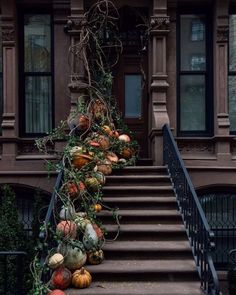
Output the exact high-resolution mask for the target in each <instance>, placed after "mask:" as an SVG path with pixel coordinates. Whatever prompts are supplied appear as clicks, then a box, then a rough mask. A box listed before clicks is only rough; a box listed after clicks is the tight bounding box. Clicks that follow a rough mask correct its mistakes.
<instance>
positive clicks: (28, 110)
mask: <svg viewBox="0 0 236 295" xmlns="http://www.w3.org/2000/svg"><path fill="white" fill-rule="evenodd" d="M51 96H52V94H51V77H42V76H41V77H40V76H38V77H26V79H25V114H26V116H25V120H26V126H25V129H26V130H25V131H26V133H45V132H48V131H50V130H51V128H52V125H51V124H52V123H51V118H52V102H51V101H52V97H51Z"/></svg>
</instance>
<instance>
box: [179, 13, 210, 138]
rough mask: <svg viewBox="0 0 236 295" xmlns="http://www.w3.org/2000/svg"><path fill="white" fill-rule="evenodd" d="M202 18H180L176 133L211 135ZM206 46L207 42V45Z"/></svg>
mask: <svg viewBox="0 0 236 295" xmlns="http://www.w3.org/2000/svg"><path fill="white" fill-rule="evenodd" d="M207 18H208V17H207V15H205V14H198V15H193V14H181V15H180V16H179V48H178V50H179V51H178V52H179V53H178V54H179V58H178V60H179V64H178V133H179V134H180V135H208V134H210V133H211V124H212V122H211V121H213V118H211V111H212V106H211V103H210V101H211V99H212V98H211V95H210V84H211V83H210V81H209V74H210V62H209V53H208V51H209V47H210V46H207V43H206V40H207V38H206V36H205V35H206V34H207V33H209V28H208V25H207V22H206V20H207ZM208 42H209V41H208Z"/></svg>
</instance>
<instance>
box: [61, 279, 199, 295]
mask: <svg viewBox="0 0 236 295" xmlns="http://www.w3.org/2000/svg"><path fill="white" fill-rule="evenodd" d="M66 294H68V295H77V294H81V295H144V294H145V295H203V293H202V291H201V289H200V283H199V282H188V281H184V279H183V281H181V282H171V283H170V282H151V281H147V282H139V281H133V282H106V281H98V282H94V283H92V284H91V286H90V288H87V289H80V290H78V289H77V290H76V289H67V290H66Z"/></svg>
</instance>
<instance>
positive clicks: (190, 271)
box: [86, 259, 198, 282]
mask: <svg viewBox="0 0 236 295" xmlns="http://www.w3.org/2000/svg"><path fill="white" fill-rule="evenodd" d="M86 269H88V271H89V272H90V273H91V274H92V277H93V281H100V280H106V281H124V282H127V281H132V280H140V281H146V280H150V281H160V280H161V281H167V280H172V281H175V280H177V281H179V280H183V278H184V279H185V280H197V279H198V274H197V271H196V266H195V263H194V260H193V259H185V260H183V259H179V260H178V259H174V260H170V259H168V260H159V259H156V260H155V259H153V260H150V259H148V260H104V261H103V263H102V264H99V265H87V266H86Z"/></svg>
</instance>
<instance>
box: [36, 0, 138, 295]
mask: <svg viewBox="0 0 236 295" xmlns="http://www.w3.org/2000/svg"><path fill="white" fill-rule="evenodd" d="M118 17H119V16H118V11H117V9H116V8H115V6H114V4H113V3H112V2H111V1H109V0H100V1H98V2H97V3H96V4H94V5H93V6H92V7H91V8H90V9H89V10H88V11H87V12H86V13H85V14H84V17H83V21H82V23H81V24H82V26H81V31H80V41H79V42H78V43H76V44H75V45H74V46H72V47H71V48H70V51H69V64H70V66H71V69H73V68H74V65H75V64H76V63H77V62H80V63H81V62H82V63H83V65H84V69H85V77H86V79H85V81H83V82H81V80H79V79H78V75H77V73H76V72H75V73H73V74H72V75H71V83H72V84H73V83H77V84H79V85H80V86H81V87H83V89H84V94H83V95H81V96H80V97H79V98H78V103H77V105H76V108H75V109H74V110H73V112H72V113H71V114H70V116H69V117H68V119H67V121H61V123H60V125H59V126H58V127H57V128H56V129H54V130H53V132H51V133H50V134H48V135H47V136H46V137H44V138H41V139H38V140H37V141H36V145H37V147H38V149H39V151H41V152H44V153H46V154H50V153H52V152H53V153H54V154H56V155H57V156H58V160H59V161H58V162H57V163H55V162H49V163H48V165H49V166H50V169H56V170H58V171H61V170H63V171H64V177H63V183H62V185H61V187H60V189H59V190H58V191H57V192H56V194H57V203H56V206H55V208H54V212H53V213H54V220H55V224H54V225H53V224H51V225H48V224H45V225H43V227H42V228H41V229H42V230H43V231H44V232H45V233H46V239H45V241H43V243H41V244H39V247H38V254H37V255H36V257H35V259H34V261H33V263H32V266H31V269H32V275H33V277H34V282H35V283H34V288H33V290H32V294H34V295H37V294H39V295H41V294H45V293H47V292H48V291H50V290H51V289H64V288H66V287H67V286H68V284H64V285H60V284H59V283H58V282H57V280H56V279H55V277H56V275H57V272H62V273H63V272H65V267H67V268H68V269H71V270H73V271H75V269H77V268H80V267H81V266H83V264H84V263H85V261H86V259H84V260H83V262H81V259H82V258H83V257H85V256H87V257H88V258H87V261H88V262H90V263H92V264H98V263H101V262H102V260H103V253H102V250H101V248H102V246H103V245H104V243H105V242H107V241H108V240H107V239H106V238H105V235H106V231H105V228H104V226H103V225H102V222H101V220H100V219H99V217H98V215H99V214H98V213H99V211H101V210H102V209H107V210H109V211H110V212H111V215H112V216H113V217H114V219H115V222H116V223H117V229H118V231H117V235H116V236H115V237H114V239H112V240H115V239H116V238H117V236H118V234H119V216H118V213H117V209H112V208H109V207H108V206H107V205H106V204H104V203H103V199H102V197H103V193H102V186H103V185H104V184H105V175H109V174H110V173H111V172H112V169H117V168H118V169H119V168H122V167H124V166H127V165H134V164H135V161H136V159H137V156H138V151H139V147H138V144H137V142H136V141H135V140H133V139H132V138H133V135H132V133H131V132H130V131H129V130H128V128H127V126H125V125H124V123H123V120H122V118H121V115H120V114H119V112H118V111H117V109H118V108H117V105H116V101H115V99H114V97H112V95H111V92H112V91H111V90H112V80H113V77H112V70H111V69H112V67H113V66H115V64H116V63H117V61H118V59H119V55H120V54H121V51H122V44H121V41H120V39H119V37H118V28H117V21H118ZM72 57H73V58H75V60H74V59H73V58H72ZM72 60H73V63H72V62H71V61H72ZM72 72H73V71H72ZM67 125H68V126H69V128H70V131H69V132H66V131H65V130H66V127H67ZM58 139H60V140H61V139H63V140H65V141H66V146H65V148H64V150H63V152H60V151H55V150H53V149H52V150H50V148H51V147H52V146H54V143H55V141H56V140H58ZM55 225H56V230H55V229H54V228H55ZM48 244H50V245H52V244H53V245H54V247H51V248H50V247H49V246H48ZM47 246H48V247H47ZM45 247H46V248H47V250H48V255H47V256H46V257H45V260H44V262H43V263H41V261H40V252H42V250H43V249H45ZM71 252H73V254H74V255H75V256H76V257H77V258H78V257H80V260H79V258H78V259H77V258H76V259H77V260H78V263H77V264H78V265H79V267H76V268H75V267H74V266H73V267H71V265H70V263H69V262H68V261H69V260H70V255H71ZM86 253H87V254H86ZM98 253H99V255H98ZM58 254H60V255H61V256H62V259H61V261H60V263H59V262H58V265H56V267H55V263H54V264H53V263H52V261H54V260H55V259H54V258H55V257H57V258H58V257H61V256H60V255H58ZM56 255H57V256H56ZM91 255H92V257H93V260H91V259H89V257H91ZM95 258H96V259H97V260H96V261H94V259H95ZM76 259H74V262H75V260H76ZM79 261H80V262H79ZM54 262H55V261H54ZM49 268H51V269H53V270H54V272H53V273H52V276H51V278H50V279H49V281H48V283H46V284H44V283H43V282H42V276H43V275H44V274H45V273H46V274H47V273H48V272H49ZM68 271H69V270H68ZM69 272H70V271H69ZM73 276H74V273H73V274H71V273H70V282H69V283H71V278H72V283H73Z"/></svg>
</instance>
